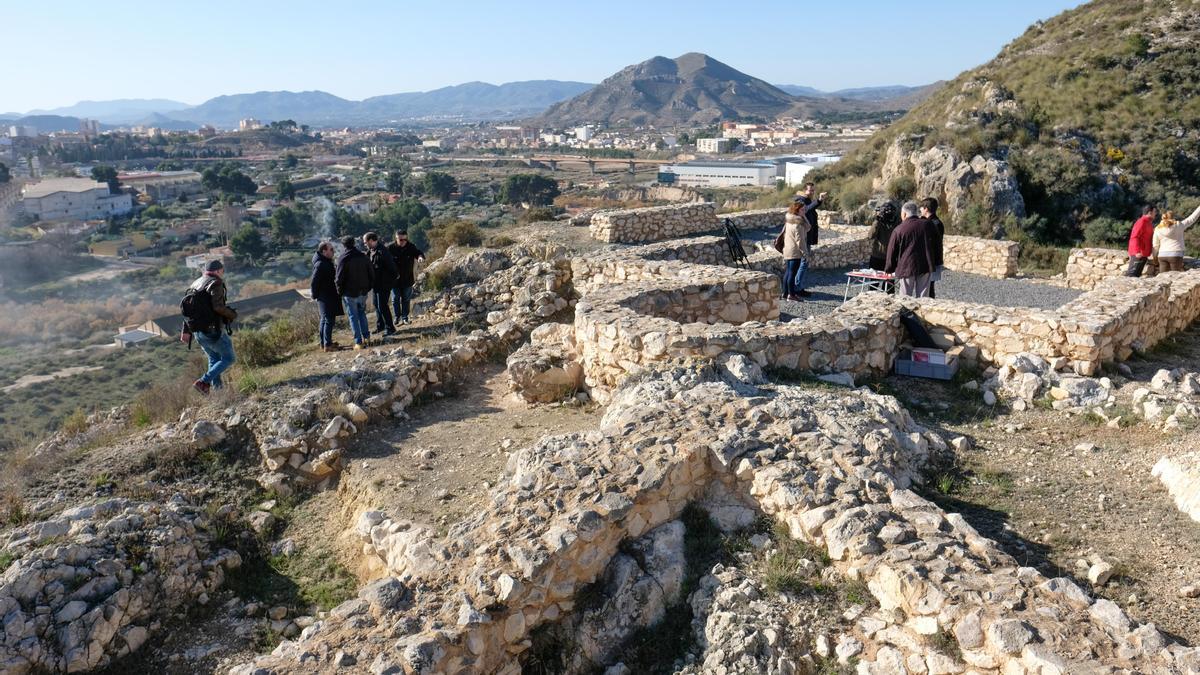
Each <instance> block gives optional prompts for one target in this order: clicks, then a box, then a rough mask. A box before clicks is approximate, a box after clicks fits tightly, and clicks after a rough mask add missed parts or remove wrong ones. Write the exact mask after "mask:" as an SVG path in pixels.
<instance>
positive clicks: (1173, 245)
mask: <svg viewBox="0 0 1200 675" xmlns="http://www.w3.org/2000/svg"><path fill="white" fill-rule="evenodd" d="M1157 218H1158V207H1157V206H1153V205H1151V206H1147V207H1145V208H1144V209H1142V217H1141V218H1138V219H1137V222H1135V223H1134V224H1133V231H1132V232H1130V233H1129V266H1128V267H1127V268H1126V269H1125V276H1127V277H1140V276H1142V275H1143V274H1146V275H1147V276H1153V275H1154V274H1157V273H1158V272H1182V271H1183V252H1184V242H1183V235H1184V233H1185V232H1187V229H1188V228H1189V227H1191V226H1192V225H1195V224H1196V221H1197V220H1200V206H1198V207H1196V210H1195V211H1193V212H1192V215H1190V216H1188V217H1187V218H1184V219H1183V220H1175V214H1174V213H1172V212H1171V211H1164V212H1163V214H1162V220H1160V221H1159V223H1158V225H1157V226H1155V224H1154V221H1155V220H1156V219H1157Z"/></svg>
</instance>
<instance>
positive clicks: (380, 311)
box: [363, 232, 397, 337]
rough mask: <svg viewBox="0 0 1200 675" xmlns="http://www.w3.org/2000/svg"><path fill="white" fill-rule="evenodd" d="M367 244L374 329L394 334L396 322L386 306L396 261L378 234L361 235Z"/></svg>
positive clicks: (394, 282) (392, 284) (394, 275)
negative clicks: (373, 305) (373, 279)
mask: <svg viewBox="0 0 1200 675" xmlns="http://www.w3.org/2000/svg"><path fill="white" fill-rule="evenodd" d="M363 241H364V242H365V243H366V245H367V258H368V259H369V260H370V261H371V270H372V271H373V272H374V273H375V282H374V285H373V286H372V287H371V290H372V291H373V292H372V293H371V297H372V299H373V300H374V302H375V331H376V332H377V333H383V335H384V337H390V336H392V335H395V334H396V324H395V323H394V322H393V321H392V310H391V308H389V307H388V298H389V297H390V296H391V294H392V289H393V288H395V286H396V276H397V272H396V261H395V260H394V259H393V258H392V254H391V253H389V252H388V250H387V247H385V246H383V244H382V243H381V242H380V241H379V235H378V234H376V233H374V232H368V233H366V234H364V235H363Z"/></svg>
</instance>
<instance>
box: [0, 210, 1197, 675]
mask: <svg viewBox="0 0 1200 675" xmlns="http://www.w3.org/2000/svg"><path fill="white" fill-rule="evenodd" d="M783 220H784V211H783V210H782V209H772V210H763V211H746V212H739V213H729V214H721V215H718V214H717V210H716V207H715V206H714V204H711V203H699V202H698V203H692V204H680V205H674V206H665V207H651V208H644V209H632V210H622V211H602V212H598V213H595V214H593V215H591V216H590V218H588V219H586V220H584V221H582V222H574V223H571V224H567V223H562V222H560V223H541V224H535V225H531V226H526V227H524V228H522V229H519V230H514V241H515V243H511V244H509V245H507V246H504V247H502V248H492V249H474V250H470V251H466V250H458V251H455V250H452V251H451V252H450V253H449V254H448V255H447V256H446V257H445V258H443V259H442V260H440V261H439V262H437V263H436V265H437V266H438V271H439V272H440V273H441V274H442V275H443V276H444V277H445V278H449V279H450V280H451V283H448V284H447V290H444V291H441V292H440V293H430V294H427V295H426V297H423V298H422V302H421V305H420V307H419V310H418V314H417V316H418V317H419V319H418V320H417V321H416V322H415V323H414V324H413V325H412V326H411V327H405V328H406V330H405V331H404V332H402V335H401V338H402V339H400V340H399V341H397V342H394V343H391V344H388V345H385V346H377V347H373V348H369V349H367V350H364V351H360V352H349V351H347V352H340V353H335V354H326V353H315V352H314V353H305V354H303V355H301V356H299V357H297V358H296V359H294V360H293V361H291V362H287V363H283V364H281V365H279V366H277V367H276V369H275V370H274V371H272V378H271V380H270V381H269V382H264V383H263V385H262V386H260V387H258V388H257V389H256V390H255V391H253V392H252V393H249V394H246V395H240V396H234V395H232V394H229V395H224V397H222V396H213V397H211V398H210V399H207V402H206V403H205V405H203V406H202V407H192V408H188V409H186V410H185V411H184V412H183V414H182V415H181V416H180V417H179V419H177V420H175V421H170V422H168V423H165V424H161V425H150V426H146V427H144V428H140V429H138V430H136V431H134V432H132V433H129V432H121V433H118V432H117V431H115V430H117V429H125V428H126V427H124V426H122V425H121V421H122V417H123V416H127V415H128V414H129V413H128V411H124V410H122V409H115V410H112V411H106V412H103V413H96V414H94V415H92V416H91V417H90V418H89V419H88V423H87V424H86V425H84V427H83V428H82V429H78V430H75V431H74V433H70V434H68V433H65V432H60V433H58V434H57V435H55V436H54V437H52V438H51V439H50V440H48V441H46V442H45V443H43V444H42V446H41V447H39V451H38V454H37V455H35V459H36V458H37V457H38V456H41V457H43V458H45V461H46V462H50V461H52V460H51V459H49V458H63V457H67V458H75V459H72V460H71V461H67V462H63V463H61V464H60V465H58V466H56V467H54V470H53V471H52V472H50V473H48V474H47V475H48V476H49V477H47V478H45V479H43V480H40V481H32V482H30V483H28V484H27V485H26V486H25V487H24V488H23V492H22V493H21V494H20V496H19V497H16V498H14V499H19V500H20V503H19V505H10V507H9V510H10V512H14V513H15V512H17V511H15V510H19V516H20V517H19V518H13V517H10V518H9V520H8V522H7V523H6V524H4V525H3V526H2V527H3V529H0V569H2V570H3V573H2V576H0V672H3V673H12V674H14V675H21V674H25V673H41V672H98V673H121V672H166V673H195V672H219V673H233V674H236V675H268V674H279V675H282V674H285V673H360V672H361V673H373V674H375V675H382V674H399V673H405V674H415V673H422V674H432V673H447V674H455V673H506V674H515V673H531V674H542V673H570V674H584V673H604V674H605V675H621V674H639V673H688V674H700V673H746V674H750V673H769V674H772V675H775V674H778V675H792V674H818V673H861V674H864V675H865V674H879V675H884V674H888V675H890V674H894V673H910V674H914V675H915V674H929V675H946V674H951V673H978V674H981V675H983V674H1000V673H1003V674H1005V675H1009V674H1016V673H1032V674H1041V675H1050V674H1068V673H1071V674H1074V673H1177V674H1184V673H1200V648H1197V647H1196V646H1194V645H1197V644H1200V562H1198V561H1200V555H1197V551H1200V454H1197V451H1196V450H1195V448H1196V441H1197V440H1198V439H1200V435H1198V434H1197V432H1196V429H1197V427H1198V426H1200V372H1196V370H1193V369H1190V368H1200V341H1198V340H1197V336H1198V335H1200V333H1197V332H1196V329H1195V328H1193V327H1192V324H1193V322H1194V321H1195V320H1196V319H1197V318H1198V317H1200V273H1198V272H1196V271H1192V270H1189V271H1184V272H1165V273H1160V274H1158V275H1157V276H1155V277H1153V278H1125V277H1123V276H1121V271H1122V268H1123V264H1124V260H1125V256H1124V253H1123V252H1121V251H1109V250H1103V249H1076V250H1074V251H1072V253H1071V256H1070V260H1069V262H1068V265H1067V267H1066V269H1065V270H1062V271H1061V275H1060V276H1059V277H1058V278H1057V279H1053V280H1039V279H1030V278H1025V277H1024V276H1022V275H1021V274H1019V272H1018V268H1017V259H1018V248H1019V245H1018V244H1017V243H1016V242H1012V241H1005V240H995V239H988V240H985V239H974V238H970V237H958V236H949V237H947V238H946V244H945V250H946V256H945V265H946V269H947V270H948V271H947V273H946V278H945V282H944V283H942V284H941V285H939V288H938V297H937V298H936V299H932V298H921V299H914V298H900V297H897V296H894V295H889V294H885V293H881V292H865V293H860V294H857V295H853V296H851V294H850V293H848V292H845V291H844V289H843V288H842V287H841V284H842V283H843V281H842V280H843V279H844V278H845V277H844V272H845V271H846V270H848V269H852V268H855V267H858V266H861V265H862V263H863V261H865V260H866V258H867V257H868V255H869V250H870V241H869V240H868V238H867V228H866V227H863V226H858V225H851V224H847V223H844V222H841V219H840V217H839V216H838V215H837V214H835V213H832V212H822V213H821V220H820V227H821V232H822V239H821V242H820V244H819V245H818V246H817V247H816V248H815V249H814V250H813V252H812V258H811V274H813V275H814V278H817V279H819V278H822V277H821V275H826V276H825V278H827V279H829V280H830V281H829V284H828V286H829V288H828V290H826V291H822V290H821V289H820V288H817V289H816V291H815V292H814V295H815V296H817V297H814V298H813V302H809V303H795V302H790V301H786V300H784V301H781V299H780V294H781V287H780V267H781V261H780V256H779V254H778V253H776V251H775V250H774V249H773V248H772V246H771V240H772V239H773V238H774V235H775V233H777V232H778V231H779V229H780V228H781V227H782V224H783ZM743 254H744V255H743ZM972 289H983V290H972ZM914 324H918V325H919V326H920V327H921V328H923V329H924V331H926V332H928V333H929V335H930V336H931V337H932V339H933V340H934V341H936V343H937V345H938V347H939V349H940V350H941V351H942V352H943V353H944V354H945V355H946V358H947V359H948V361H950V362H953V363H954V364H955V365H956V369H957V370H956V372H955V373H954V374H953V376H952V378H951V379H949V380H933V379H923V378H914V377H905V376H901V375H898V374H896V368H897V366H896V364H897V362H898V361H899V360H901V359H906V358H908V356H907V355H908V354H910V352H911V349H912V348H913V346H914V345H913V336H912V334H911V331H912V330H913V328H912V326H913V325H914ZM1189 364H1190V368H1189ZM84 448H86V449H87V450H88V452H86V453H85V452H82V450H81V449H84Z"/></svg>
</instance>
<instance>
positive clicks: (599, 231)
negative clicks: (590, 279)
mask: <svg viewBox="0 0 1200 675" xmlns="http://www.w3.org/2000/svg"><path fill="white" fill-rule="evenodd" d="M588 227H589V228H590V229H591V233H592V238H594V239H596V240H597V241H603V242H606V243H609V244H640V243H645V242H651V241H662V240H664V239H676V238H679V237H687V236H690V235H693V234H700V233H706V232H716V231H717V230H718V229H720V227H721V223H720V221H718V220H717V216H716V205H714V204H712V203H711V202H705V203H701V204H685V205H679V206H676V205H671V206H652V207H649V208H644V209H626V210H623V211H604V212H601V213H597V214H595V215H594V216H592V222H591V224H590V225H589V226H588Z"/></svg>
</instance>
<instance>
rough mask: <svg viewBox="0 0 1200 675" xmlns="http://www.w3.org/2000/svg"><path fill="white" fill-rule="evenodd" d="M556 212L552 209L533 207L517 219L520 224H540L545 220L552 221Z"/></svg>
mask: <svg viewBox="0 0 1200 675" xmlns="http://www.w3.org/2000/svg"><path fill="white" fill-rule="evenodd" d="M557 214H558V211H557V210H556V209H554V208H552V207H535V208H532V209H527V210H526V211H525V212H524V213H522V214H521V215H520V217H518V218H517V222H520V223H541V222H545V221H547V220H554V216H555V215H557Z"/></svg>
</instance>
